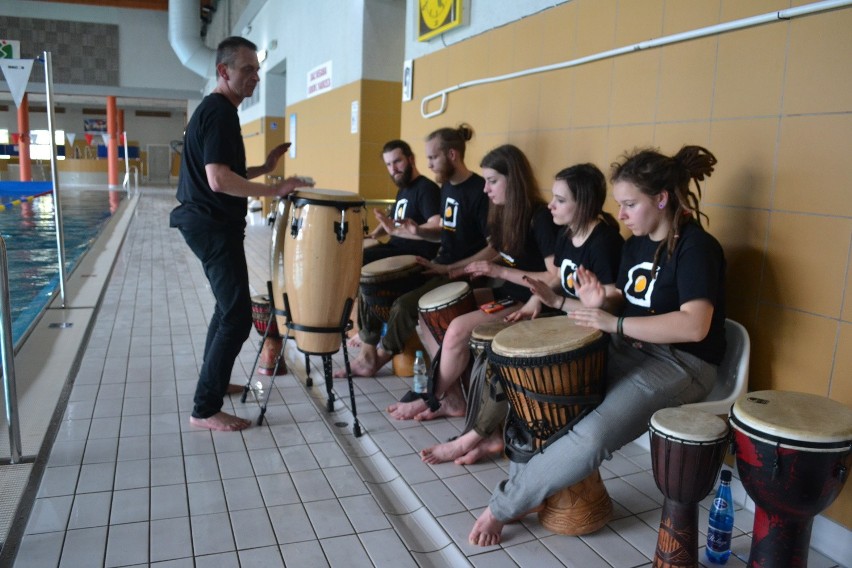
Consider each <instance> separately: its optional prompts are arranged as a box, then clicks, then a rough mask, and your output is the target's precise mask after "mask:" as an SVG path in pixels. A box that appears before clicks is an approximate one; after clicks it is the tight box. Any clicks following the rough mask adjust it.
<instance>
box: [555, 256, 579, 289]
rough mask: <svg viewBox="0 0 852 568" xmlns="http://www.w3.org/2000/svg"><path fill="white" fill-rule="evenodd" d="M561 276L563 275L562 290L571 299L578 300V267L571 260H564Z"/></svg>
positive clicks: (560, 270)
mask: <svg viewBox="0 0 852 568" xmlns="http://www.w3.org/2000/svg"><path fill="white" fill-rule="evenodd" d="M559 274H561V275H562V289H563V290H565V293H567V294H568V295H569V296H570V297H572V298H576V297H577V291H576V290H575V289H574V284H575V283H576V282H577V265H576V264H575V263H574V261H572V260H571V259H568V258H566V259H563V260H562V266H560V267H559Z"/></svg>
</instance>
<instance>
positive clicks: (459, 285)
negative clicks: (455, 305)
mask: <svg viewBox="0 0 852 568" xmlns="http://www.w3.org/2000/svg"><path fill="white" fill-rule="evenodd" d="M469 291H470V286H469V285H468V284H467V282H450V283H449V284H444V285H443V286H439V287H437V288H435V289H434V290H432V291H430V292H426V293H425V294H423V295H422V296H420V300H419V301H418V302H417V303H418V305H419V306H420V309H421V310H431V309H433V308H437V307H438V306H445V305H447V304H449V303H451V302H453V301H454V300H458V299H459V298H461V297H462V296H464V295H465V294H467V293H468V292H469Z"/></svg>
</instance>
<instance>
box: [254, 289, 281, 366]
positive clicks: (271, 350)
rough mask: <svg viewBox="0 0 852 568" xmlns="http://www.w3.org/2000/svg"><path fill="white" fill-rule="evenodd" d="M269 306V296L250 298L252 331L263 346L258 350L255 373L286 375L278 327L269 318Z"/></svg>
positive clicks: (273, 320) (272, 319)
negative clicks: (261, 341)
mask: <svg viewBox="0 0 852 568" xmlns="http://www.w3.org/2000/svg"><path fill="white" fill-rule="evenodd" d="M271 309H272V308H271V304H270V302H269V296H265V295H259V296H252V297H251V319H252V323H253V324H254V329H255V331H257V332H258V333H259V334H260V337H261V338H263V337H264V335H265V337H266V339H264V340H263V345H262V346H261V348H260V356H259V357H258V360H257V372H258V373H259V374H261V375H266V376H271V375H272V374H273V373H275V374H276V375H286V374H287V366H286V365H285V364H284V360H283V358H281V359H279V356H280V355H281V344H282V339H281V335H280V334H279V333H278V326H277V325H276V323H275V319H274V318H270V315H271Z"/></svg>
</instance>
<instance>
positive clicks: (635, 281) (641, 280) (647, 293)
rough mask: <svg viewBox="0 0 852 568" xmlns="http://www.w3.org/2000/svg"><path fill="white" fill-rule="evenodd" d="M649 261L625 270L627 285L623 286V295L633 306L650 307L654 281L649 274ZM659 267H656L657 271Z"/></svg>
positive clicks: (651, 265)
mask: <svg viewBox="0 0 852 568" xmlns="http://www.w3.org/2000/svg"><path fill="white" fill-rule="evenodd" d="M653 266H654V265H653V263H651V262H640V263H639V264H637V265H635V266H633V267H632V268H630V270H628V271H627V285H626V286H625V287H624V297H625V298H627V301H628V302H630V303H631V304H633V305H634V306H640V307H643V308H650V307H651V297H652V296H653V295H654V282H656V279H655V278H653V275H652V274H651V268H652V267H653ZM659 271H660V268H659V267H657V272H659Z"/></svg>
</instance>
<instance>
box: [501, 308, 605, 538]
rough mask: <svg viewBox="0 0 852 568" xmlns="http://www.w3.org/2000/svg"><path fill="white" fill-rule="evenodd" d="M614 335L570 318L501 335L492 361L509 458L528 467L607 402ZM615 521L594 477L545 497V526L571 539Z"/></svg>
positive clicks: (523, 326) (524, 324)
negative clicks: (505, 409)
mask: <svg viewBox="0 0 852 568" xmlns="http://www.w3.org/2000/svg"><path fill="white" fill-rule="evenodd" d="M608 344H609V336H607V335H605V334H603V333H601V332H600V331H599V330H596V329H590V328H587V327H580V326H577V325H574V324H573V323H572V322H571V321H570V320H568V319H567V318H564V317H563V318H559V317H556V318H544V319H536V320H532V321H525V322H520V323H517V324H515V325H513V326H511V327H508V328H506V329H504V330H503V331H501V332H500V333H498V334H497V335H496V336H495V337H494V341H492V343H491V346H490V347H489V348H488V361H489V363H490V364H491V365H492V366H493V367H494V369H495V371H496V372H497V374H498V376H499V377H500V380H501V381H502V383H503V390H504V391H505V394H506V398H507V399H508V400H509V405H510V408H511V411H510V413H509V417H508V418H507V420H508V421H509V425H508V426H507V428H506V430H507V435H506V454H507V455H508V456H509V459H512V460H514V461H528V460H529V459H530V458H531V457H532V456H533V455H534V454H535V453H537V452H539V451H542V450H543V449H544V448H546V447H547V446H548V445H549V444H550V443H552V442H553V441H555V440H556V439H558V438H559V437H560V436H562V435H564V434H565V433H567V432H568V431H569V430H570V429H571V428H572V427H573V426H574V424H576V423H577V422H579V421H580V419H582V418H583V417H584V416H585V415H586V414H588V413H589V412H590V411H591V410H592V409H593V408H594V407H595V406H597V405H598V404H599V403H600V402H601V401H602V400H603V396H604V392H605V378H606V355H607V346H608ZM611 516H612V501H610V498H609V494H608V493H607V491H606V487H605V486H604V484H603V481H602V480H601V477H600V474H599V473H598V472H597V471H595V472H594V473H593V474H591V475H590V476H589V477H587V478H586V479H584V480H582V481H580V482H579V483H577V484H575V485H572V486H570V487H567V488H565V489H563V490H561V491H558V492H557V493H555V494H554V495H551V496H550V497H548V498H547V500H546V501H545V504H544V508H543V509H542V511H541V512H539V521H540V522H541V524H542V525H543V526H545V527H546V528H547V529H549V530H551V531H553V532H556V533H560V534H567V535H580V534H588V533H591V532H594V531H596V530H598V529H600V528H601V527H603V526H604V525H605V524H606V523H607V522H608V521H609V519H610V517H611Z"/></svg>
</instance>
